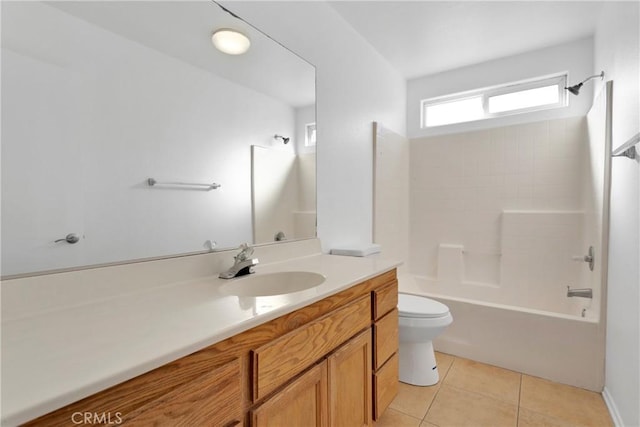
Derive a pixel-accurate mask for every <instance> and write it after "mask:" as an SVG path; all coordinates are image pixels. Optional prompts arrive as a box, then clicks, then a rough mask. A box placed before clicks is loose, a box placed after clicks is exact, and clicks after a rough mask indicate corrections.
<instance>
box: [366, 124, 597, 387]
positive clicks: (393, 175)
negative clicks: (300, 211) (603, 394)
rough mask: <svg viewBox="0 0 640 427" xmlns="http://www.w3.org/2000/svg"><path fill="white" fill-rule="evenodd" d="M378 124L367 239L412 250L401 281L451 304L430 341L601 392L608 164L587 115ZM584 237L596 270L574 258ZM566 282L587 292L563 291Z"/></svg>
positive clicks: (406, 253)
mask: <svg viewBox="0 0 640 427" xmlns="http://www.w3.org/2000/svg"><path fill="white" fill-rule="evenodd" d="M590 119H591V117H590ZM587 129H588V131H587ZM374 134H375V153H376V159H375V174H376V180H375V204H376V207H375V209H374V240H375V242H376V243H380V244H381V245H382V247H383V250H384V248H386V249H391V252H397V256H399V257H401V258H403V259H406V260H407V261H408V262H407V265H406V266H405V267H404V268H402V269H400V277H399V282H400V284H399V287H400V291H401V292H406V293H410V294H415V295H423V296H427V297H429V298H432V299H435V300H437V301H440V302H442V303H444V304H446V305H447V306H448V307H449V308H450V311H451V314H452V315H453V319H454V320H453V324H451V325H450V326H449V327H448V328H447V329H446V330H445V332H444V333H443V334H442V335H440V337H438V338H437V339H436V340H434V346H435V348H436V350H438V351H442V352H445V353H451V354H454V355H457V356H461V357H467V358H469V359H473V360H476V361H480V362H485V363H489V364H492V365H496V366H500V367H503V368H507V369H512V370H515V371H518V372H523V373H526V374H530V375H534V376H538V377H542V378H546V379H549V380H553V381H556V382H560V383H564V384H570V385H574V386H578V387H582V388H586V389H590V390H594V391H602V387H603V379H604V345H603V343H604V326H603V324H602V322H601V321H600V318H601V312H600V311H601V308H600V307H601V302H602V295H601V292H602V289H601V288H602V285H601V279H600V278H601V277H602V265H603V261H604V260H603V259H602V255H601V253H602V243H601V236H602V234H601V230H602V226H601V221H602V217H601V212H602V210H601V209H602V205H601V204H600V205H599V206H596V203H595V202H594V200H597V199H598V197H596V196H594V195H595V194H598V191H600V192H601V191H602V190H601V188H602V187H601V186H599V185H596V184H597V182H598V179H596V178H594V176H596V175H597V174H601V173H602V171H601V170H596V169H597V168H595V167H594V159H595V158H596V156H595V155H594V153H593V151H592V150H593V149H594V147H596V148H595V149H597V146H598V145H597V144H595V145H594V136H593V135H592V132H591V123H589V126H587V119H586V118H585V117H581V118H580V117H578V118H568V119H558V120H548V121H542V122H535V123H528V124H523V125H515V126H508V127H502V128H496V129H490V130H485V131H473V132H466V133H459V134H453V135H443V136H436V137H428V138H419V139H413V140H408V139H406V138H402V137H400V136H398V135H397V134H394V133H393V132H391V131H389V130H387V129H382V128H381V127H377V129H376V132H375V133H374ZM595 142H597V143H599V142H600V141H595ZM601 147H602V145H600V149H602V148H601ZM407 162H408V164H409V165H408V167H406V163H407ZM596 163H598V162H596ZM600 179H601V178H600ZM594 182H595V184H594ZM598 188H600V190H598ZM600 199H602V197H600ZM406 200H408V202H405V201H406ZM405 203H408V208H406V209H405V208H404V207H403V206H404V204H405ZM390 206H393V207H396V206H398V208H397V209H394V211H393V212H392V211H390V208H389V207H390ZM407 216H408V218H407ZM402 223H405V224H407V223H408V229H409V230H404V229H403V228H402V227H401V226H400V224H402ZM589 246H594V247H595V259H596V264H595V269H594V270H593V271H592V270H590V269H589V267H588V265H587V263H585V262H583V260H582V259H583V257H584V255H586V254H587V253H588V248H589ZM387 253H389V251H388V250H387ZM567 286H571V287H572V288H591V289H592V291H593V298H591V299H588V298H582V297H568V296H567Z"/></svg>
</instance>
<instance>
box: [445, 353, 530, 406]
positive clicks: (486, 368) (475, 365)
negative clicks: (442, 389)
mask: <svg viewBox="0 0 640 427" xmlns="http://www.w3.org/2000/svg"><path fill="white" fill-rule="evenodd" d="M520 377H521V374H519V373H517V372H513V371H509V370H507V369H502V368H498V367H496V366H491V365H486V364H484V363H479V362H474V361H473V360H469V359H462V358H456V361H455V363H453V366H451V369H450V370H449V373H448V374H447V377H446V378H445V380H444V384H446V385H450V386H452V387H455V388H460V389H463V390H467V391H473V392H475V393H480V394H484V395H486V396H489V397H493V398H495V399H500V400H504V401H505V402H508V403H512V404H514V405H517V404H518V398H519V395H520Z"/></svg>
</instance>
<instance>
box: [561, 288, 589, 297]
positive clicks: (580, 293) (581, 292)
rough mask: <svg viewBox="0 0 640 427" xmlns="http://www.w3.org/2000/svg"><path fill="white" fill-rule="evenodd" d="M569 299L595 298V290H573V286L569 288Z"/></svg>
mask: <svg viewBox="0 0 640 427" xmlns="http://www.w3.org/2000/svg"><path fill="white" fill-rule="evenodd" d="M567 297H582V298H593V290H592V289H591V288H584V289H571V286H567Z"/></svg>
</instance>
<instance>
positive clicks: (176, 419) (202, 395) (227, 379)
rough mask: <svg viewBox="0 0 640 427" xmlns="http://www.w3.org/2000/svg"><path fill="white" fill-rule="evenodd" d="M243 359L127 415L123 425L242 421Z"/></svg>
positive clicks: (222, 424)
mask: <svg viewBox="0 0 640 427" xmlns="http://www.w3.org/2000/svg"><path fill="white" fill-rule="evenodd" d="M240 366H241V363H240V359H234V360H232V361H231V362H228V363H226V364H224V365H222V366H220V367H218V368H215V369H213V370H212V371H211V372H208V373H206V374H204V375H202V376H200V377H199V378H197V379H195V380H193V381H190V382H188V383H187V384H185V385H183V386H180V387H178V388H176V389H174V390H172V391H171V392H169V393H167V394H166V395H165V396H163V397H161V398H159V399H156V400H154V401H152V402H150V403H148V404H147V405H145V406H143V407H141V408H139V409H138V410H137V411H135V412H134V413H132V414H128V415H126V416H125V418H124V420H123V421H124V423H123V425H135V426H140V425H171V426H185V427H188V426H195V425H207V426H216V427H227V426H232V425H238V424H240V423H241V422H242V409H241V407H240V399H238V396H240V394H241V389H240V381H241V378H242V377H241V373H240Z"/></svg>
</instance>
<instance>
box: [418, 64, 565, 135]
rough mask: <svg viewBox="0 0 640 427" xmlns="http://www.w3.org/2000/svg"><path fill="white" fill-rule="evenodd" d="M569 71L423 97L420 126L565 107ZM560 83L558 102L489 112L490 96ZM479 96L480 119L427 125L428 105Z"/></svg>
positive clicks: (433, 126)
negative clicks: (480, 100) (481, 115)
mask: <svg viewBox="0 0 640 427" xmlns="http://www.w3.org/2000/svg"><path fill="white" fill-rule="evenodd" d="M567 79H568V73H567V72H563V73H557V74H552V75H547V76H543V77H537V78H534V79H528V80H521V81H518V82H512V83H507V84H504V85H499V86H492V87H487V88H482V89H475V90H471V91H466V92H459V93H454V94H451V95H444V96H438V97H435V98H429V99H423V100H421V101H420V128H421V129H431V128H435V127H440V126H454V125H459V124H462V123H471V122H475V121H479V120H486V119H491V118H496V117H504V116H511V115H514V114H522V113H530V112H534V111H542V110H551V109H555V108H563V107H567V106H568V105H569V97H568V96H567V91H566V90H565V87H566V85H567ZM553 85H558V102H556V103H555V104H544V105H538V106H535V107H525V108H519V109H516V110H509V111H502V112H499V113H490V112H489V98H491V97H493V96H498V95H505V94H509V93H515V92H521V91H525V90H529V89H537V88H541V87H545V86H553ZM478 96H481V97H482V108H483V110H484V116H483V117H482V118H480V119H476V120H470V121H462V122H456V123H448V124H442V125H431V126H427V116H426V113H427V107H429V106H432V105H439V104H445V103H448V102H454V101H463V100H465V99H469V98H476V97H478Z"/></svg>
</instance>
